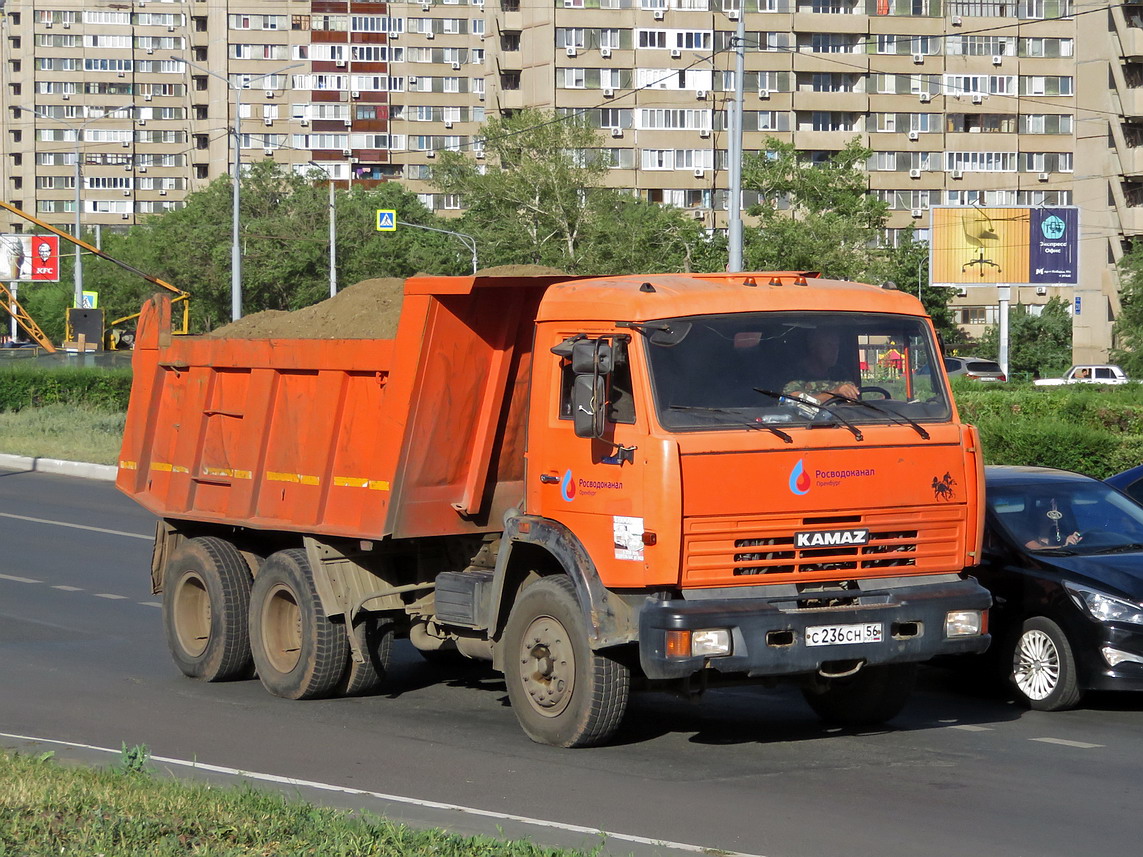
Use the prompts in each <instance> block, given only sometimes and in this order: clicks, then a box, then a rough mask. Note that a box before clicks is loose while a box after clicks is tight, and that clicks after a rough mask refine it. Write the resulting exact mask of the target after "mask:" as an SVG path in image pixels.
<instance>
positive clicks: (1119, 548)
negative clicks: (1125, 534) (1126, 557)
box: [1080, 542, 1143, 554]
mask: <svg viewBox="0 0 1143 857" xmlns="http://www.w3.org/2000/svg"><path fill="white" fill-rule="evenodd" d="M1080 544H1081V545H1082V544H1083V543H1082V542H1081V543H1080ZM1135 551H1143V544H1140V543H1139V542H1130V543H1129V544H1125V545H1115V546H1114V547H1109V548H1100V549H1099V550H1096V551H1092V553H1093V554H1106V553H1134V552H1135Z"/></svg>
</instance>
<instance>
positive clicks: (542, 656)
mask: <svg viewBox="0 0 1143 857" xmlns="http://www.w3.org/2000/svg"><path fill="white" fill-rule="evenodd" d="M520 665H521V670H520V677H521V680H522V682H523V684H524V690H525V691H526V692H527V694H528V701H529V702H530V703H531V704H532V707H533V708H534V709H535V710H536V711H537V712H539V713H540V714H543V715H544V716H546V717H556V716H558V715H559V714H560V713H562V712H563V711H564V709H566V708H567V706H568V703H570V702H571V697H572V690H573V688H574V683H575V655H574V653H573V651H572V647H571V644H570V641H569V640H568V634H567V631H566V630H565V628H564V626H563V625H562V624H561V623H560V622H559V621H558V620H556V619H554V618H552V617H551V616H540V617H538V618H536V619H535V620H534V621H533V622H532V624H531V625H529V626H528V630H527V632H526V633H525V634H524V638H523V641H522V643H521V646H520Z"/></svg>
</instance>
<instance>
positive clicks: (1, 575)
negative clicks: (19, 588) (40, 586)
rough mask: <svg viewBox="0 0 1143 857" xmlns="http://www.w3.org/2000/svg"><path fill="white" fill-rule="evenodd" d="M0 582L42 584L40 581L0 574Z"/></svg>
mask: <svg viewBox="0 0 1143 857" xmlns="http://www.w3.org/2000/svg"><path fill="white" fill-rule="evenodd" d="M0 580H12V581H15V582H16V583H43V581H42V580H33V579H32V578H30V577H17V576H16V575H14V574H0Z"/></svg>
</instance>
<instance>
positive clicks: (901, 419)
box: [830, 393, 929, 440]
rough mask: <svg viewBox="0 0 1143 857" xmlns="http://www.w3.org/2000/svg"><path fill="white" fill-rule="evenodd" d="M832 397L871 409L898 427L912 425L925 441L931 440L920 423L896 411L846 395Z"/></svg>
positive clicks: (832, 394)
mask: <svg viewBox="0 0 1143 857" xmlns="http://www.w3.org/2000/svg"><path fill="white" fill-rule="evenodd" d="M830 395H831V396H833V397H834V398H835V399H841V400H842V401H843V402H849V403H850V404H851V405H861V407H863V408H869V409H870V410H871V411H876V412H877V413H879V414H884V415H885V416H887V417H889V419H891V420H892V421H893V422H895V423H897V424H898V425H911V426H912V427H913V428H914V429H916V430H917V434H919V435H920V436H921V438H922V439H923V440H928V439H929V433H928V431H926V430H925V427H924V426H923V425H921V424H920V423H915V422H913V421H912V420H911V419H909V418H908V417H907V416H905V415H904V414H898V413H896V412H895V411H890V410H887V409H885V408H879V407H878V406H877V405H875V404H874V403H873V402H867V401H865V400H864V399H855V398H853V396H847V395H845V394H844V393H830Z"/></svg>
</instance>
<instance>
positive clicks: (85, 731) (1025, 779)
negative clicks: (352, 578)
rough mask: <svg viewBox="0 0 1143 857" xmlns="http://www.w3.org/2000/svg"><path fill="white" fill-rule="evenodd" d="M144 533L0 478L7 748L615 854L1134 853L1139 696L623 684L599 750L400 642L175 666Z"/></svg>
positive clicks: (103, 501) (95, 495) (70, 491)
mask: <svg viewBox="0 0 1143 857" xmlns="http://www.w3.org/2000/svg"><path fill="white" fill-rule="evenodd" d="M152 527H153V521H152V519H151V518H150V516H149V515H147V514H145V513H144V512H142V511H141V510H139V509H137V508H136V507H135V506H134V505H133V504H132V503H130V502H129V501H128V500H126V499H125V498H122V497H121V496H120V495H118V494H117V493H116V492H115V490H114V488H113V487H112V486H110V485H109V484H106V483H99V482H91V481H86V480H79V479H69V478H67V477H59V476H48V475H42V474H30V473H15V472H11V471H0V733H2V734H0V746H8V747H18V748H31V747H34V746H37V747H38V746H43V747H45V748H50V749H55V750H57V752H59V754H60V755H63V756H71V757H75V758H80V759H84V760H88V759H90V760H98V761H100V762H102V763H107V762H108V761H109V760H111V761H113V758H111V757H110V755H109V754H108V753H106V752H103V751H101V750H99V749H93V748H107V749H110V750H116V749H117V748H119V747H121V745H122V744H123V743H126V744H128V745H134V744H145V745H146V746H147V747H148V748H150V750H151V752H152V753H153V754H154V755H155V757H156V758H161V759H164V760H167V761H161V762H158V761H157V762H155V763H154V767H155V769H156V770H158V771H160V772H164V771H171V772H173V773H175V774H176V775H184V776H185V775H188V774H189V775H194V776H205V777H212V778H219V777H222V778H225V776H224V774H222V773H220V772H214V773H211V772H210V771H207V770H199V771H192V770H190V769H188V768H186V767H184V766H183V765H181V764H179V762H180V761H186V762H192V761H197V762H198V763H201V764H204V765H213V766H219V767H220V768H234V769H241V770H244V771H250V772H259V773H261V774H264V775H269V777H271V778H287V779H296V780H304V781H308V782H309V783H311V784H312V783H317V784H325V785H326V786H328V787H329V788H316V787H314V786H313V785H302V786H296V785H285V786H279V787H283V788H286V789H287V790H288V791H290V792H294V793H300V794H301V795H302V796H303V797H306V798H307V799H313V800H317V801H321V802H324V803H330V804H333V805H339V806H353V807H364V808H368V809H370V810H372V811H374V812H380V813H384V814H386V815H389V816H390V817H394V818H397V819H401V820H405V821H408V822H410V823H413V824H432V825H437V826H443V827H447V828H449V829H452V830H456V831H458V832H461V833H477V832H483V833H490V834H492V835H501V834H502V835H506V836H512V837H528V838H531V839H533V840H534V841H537V842H540V843H544V844H554V845H561V846H578V847H585V848H592V847H595V846H598V845H599V844H600V841H601V840H600V837H599V836H598V835H592V834H590V833H584V832H582V829H587V830H591V831H594V830H604V831H607V832H609V833H610V834H611V836H609V837H608V838H606V839H604V840H603V845H602V850H603V852H604V853H607V854H629V853H636V854H640V855H644V854H656V853H658V854H680V853H686V851H687V849H685V848H683V847H681V846H682V845H687V846H693V847H696V848H699V849H704V850H706V849H709V850H712V851H731V852H743V853H746V854H751V855H765V857H825V855H846V857H861V856H862V855H877V857H946V855H947V857H962V855H964V854H965V853H968V852H970V853H979V854H985V855H988V857H1016V855H1035V857H1052V855H1060V857H1074V855H1079V854H1087V853H1097V854H1133V853H1138V849H1139V845H1138V838H1139V836H1138V823H1137V821H1136V816H1135V815H1134V811H1135V810H1136V808H1137V807H1138V805H1139V803H1140V797H1141V795H1143V788H1141V786H1140V776H1139V771H1140V770H1141V769H1143V729H1141V727H1143V698H1141V697H1137V696H1134V695H1104V696H1098V697H1095V698H1093V699H1092V700H1091V701H1090V703H1089V704H1088V706H1087V707H1086V708H1084V709H1082V710H1078V711H1072V712H1064V713H1057V714H1043V713H1038V712H1029V711H1025V710H1023V709H1021V708H1018V707H1016V706H1015V705H1013V704H1011V703H1010V702H1008V701H1006V700H1004V699H1002V698H1000V697H997V696H995V695H992V694H986V693H982V692H979V691H976V690H974V689H973V688H972V687H966V686H965V682H964V681H963V680H961V679H959V678H958V677H957V676H956V675H955V674H953V673H950V672H947V671H945V670H938V669H927V670H925V672H924V674H923V676H922V683H921V688H920V689H919V691H918V693H917V694H916V695H915V696H914V698H913V699H912V701H911V702H910V704H909V706H908V707H907V709H906V710H905V712H904V713H903V714H902V715H901V716H900V717H898V718H897V719H895V720H894V721H893V722H892V724H891V726H889V727H887V728H885V729H884V730H880V731H874V732H849V731H838V730H830V729H826V728H824V727H823V726H822V725H821V724H820V723H819V722H818V721H817V720H816V719H815V717H814V716H813V715H812V713H811V712H810V711H809V709H808V708H807V707H806V706H805V704H804V703H803V702H802V700H801V698H800V696H799V695H798V694H797V693H796V692H792V691H790V690H786V689H778V690H765V689H756V688H743V689H738V690H733V691H719V692H711V693H709V694H708V695H707V696H706V697H704V698H703V699H702V700H701V701H700V702H698V703H692V702H687V701H683V700H679V699H675V698H672V697H667V696H663V695H646V696H641V697H636V699H635V701H634V703H633V705H632V707H631V709H630V710H629V714H628V717H627V720H626V722H625V724H624V727H623V728H622V730H621V732H620V735H619V738H618V741H617V742H616V743H615V744H614V745H612V746H608V747H603V748H598V749H591V750H577V751H566V750H555V749H552V748H548V747H542V746H539V745H536V744H532V743H531V742H529V741H528V739H527V738H526V737H525V736H524V734H523V733H522V732H521V731H520V730H519V728H518V727H517V726H516V723H515V719H514V717H513V716H512V712H511V710H510V708H508V705H507V700H506V694H505V690H504V683H503V681H502V680H501V679H500V678H499V677H498V676H497V675H495V674H494V673H492V672H490V671H488V670H486V669H484V668H482V667H480V666H477V665H474V666H473V667H470V668H456V669H449V670H446V669H440V668H437V667H434V666H430V665H429V664H427V663H424V662H423V661H422V660H421V659H420V658H419V656H418V655H417V654H416V653H415V652H414V651H412V650H411V649H408V648H402V649H401V650H400V652H399V656H398V663H397V666H396V668H395V670H394V675H393V681H392V683H391V684H390V686H389V688H388V691H387V692H386V693H385V694H384V695H381V696H377V697H372V698H367V699H338V700H325V701H319V702H290V701H286V700H280V699H276V698H274V697H271V696H269V695H268V694H267V693H265V692H264V691H263V690H262V689H261V686H260V685H259V684H258V683H257V682H256V681H247V682H236V683H230V684H204V683H201V682H196V681H192V680H190V679H186V678H184V677H183V676H182V675H181V674H180V673H179V672H178V670H177V669H176V668H175V667H174V665H173V664H172V663H171V661H170V659H169V658H168V656H167V652H166V644H165V641H164V637H163V631H162V622H161V614H160V610H159V608H158V605H157V599H156V598H155V597H154V596H153V595H152V594H151V592H150V588H149V568H150V565H149V562H150V533H151V530H152ZM19 736H25V737H30V738H36V739H44V740H50V741H58V742H72V743H74V744H82V745H89V748H88V749H85V748H83V747H69V746H66V745H63V744H43V745H38V744H35V743H34V742H30V741H28V740H25V738H24V737H19ZM331 789H332V790H331ZM353 790H360V791H361V792H364V793H353ZM520 817H523V818H520ZM529 819H530V820H531V821H529ZM643 840H647V841H648V842H644V841H643ZM659 840H662V841H665V842H666V844H663V845H655V844H648V843H649V842H650V841H659Z"/></svg>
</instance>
